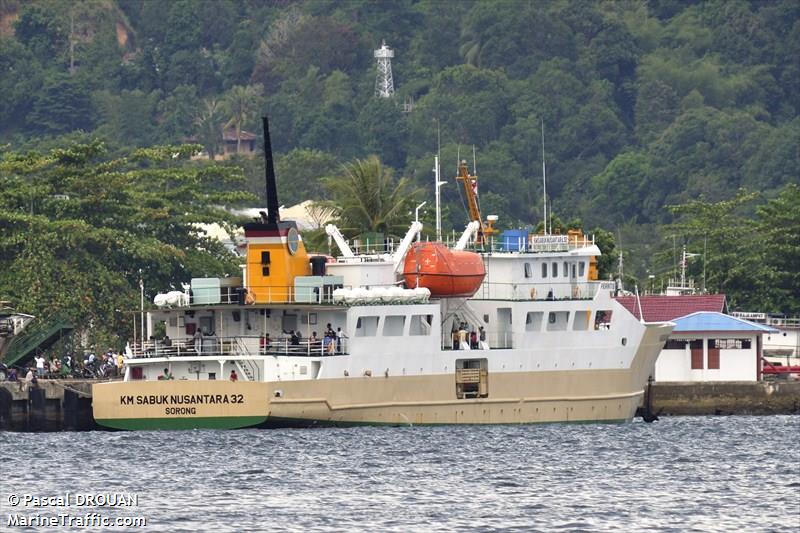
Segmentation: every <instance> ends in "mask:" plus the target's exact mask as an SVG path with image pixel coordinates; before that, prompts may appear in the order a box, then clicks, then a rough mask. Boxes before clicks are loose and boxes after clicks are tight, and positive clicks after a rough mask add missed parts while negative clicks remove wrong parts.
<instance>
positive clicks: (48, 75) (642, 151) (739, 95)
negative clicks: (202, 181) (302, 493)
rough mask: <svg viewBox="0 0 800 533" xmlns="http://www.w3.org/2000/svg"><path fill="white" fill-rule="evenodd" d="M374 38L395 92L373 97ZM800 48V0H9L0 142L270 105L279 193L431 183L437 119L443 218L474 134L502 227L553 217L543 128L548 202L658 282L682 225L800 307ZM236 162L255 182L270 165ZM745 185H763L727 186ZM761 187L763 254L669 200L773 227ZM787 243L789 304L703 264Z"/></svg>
mask: <svg viewBox="0 0 800 533" xmlns="http://www.w3.org/2000/svg"><path fill="white" fill-rule="evenodd" d="M382 40H385V41H386V43H387V45H388V46H390V47H391V48H392V49H393V50H394V52H395V57H394V59H393V63H392V66H393V72H394V83H395V88H396V94H395V96H394V97H393V98H377V97H376V96H375V76H376V68H375V60H374V58H373V50H375V49H376V48H378V47H379V46H380V44H381V41H382ZM798 58H800V3H798V2H797V1H796V0H774V1H765V0H759V1H746V0H726V1H711V2H696V1H691V0H687V1H680V0H649V1H648V0H638V1H637V0H619V1H595V0H553V1H545V0H536V1H523V0H517V1H496V0H486V1H483V0H481V1H471V0H419V1H415V0H393V1H362V0H358V1H357V0H347V1H334V0H314V1H290V0H275V1H262V0H214V1H200V0H175V1H170V2H157V1H144V0H75V1H71V2H65V1H60V0H32V1H19V0H0V73H1V74H0V95H2V97H1V98H0V149H2V150H3V151H13V152H16V153H22V152H25V151H27V150H39V151H45V152H46V151H47V150H50V149H52V148H56V147H63V146H68V145H70V144H71V143H75V142H78V143H84V144H88V143H90V142H91V141H92V140H93V139H99V140H101V141H103V143H104V146H105V150H107V151H108V157H116V156H119V155H121V154H125V153H128V151H130V150H131V149H135V148H139V147H148V146H153V145H163V144H169V145H175V144H181V143H186V142H194V143H198V144H200V145H202V146H203V147H204V148H205V150H206V151H207V152H208V153H210V154H211V155H212V156H213V155H214V154H215V153H216V154H218V153H220V151H221V149H222V146H221V145H222V129H223V127H225V126H228V127H233V128H235V129H236V130H237V131H241V130H246V131H251V132H253V133H256V134H258V135H260V126H259V122H258V121H259V117H260V115H261V114H262V113H263V112H266V113H268V114H269V115H270V117H271V120H272V129H273V132H272V138H273V146H274V147H275V149H276V151H277V155H278V174H279V175H278V180H279V192H280V194H281V202H282V203H284V204H286V205H289V204H291V203H294V202H298V201H301V200H304V199H307V198H311V199H326V198H327V197H328V195H329V194H330V190H331V189H330V187H326V186H325V183H326V181H325V180H326V178H330V177H331V176H334V175H337V174H338V173H339V172H340V169H341V165H342V164H344V163H348V162H349V161H352V160H353V159H355V158H360V159H363V158H366V157H368V156H369V155H371V154H375V155H377V156H378V157H379V158H380V161H381V162H382V163H383V165H385V166H386V167H389V168H390V169H393V171H394V175H396V176H403V177H407V178H409V180H410V181H411V182H412V183H414V184H416V185H417V186H420V187H424V188H425V191H426V192H425V194H426V195H427V198H428V199H431V198H432V196H433V183H432V182H433V177H432V173H431V168H432V167H433V155H434V154H435V153H436V150H437V131H438V134H440V139H441V154H442V168H443V174H444V177H445V179H448V180H449V181H450V184H449V185H448V186H445V187H444V188H443V189H442V192H443V201H444V203H445V204H446V206H447V208H448V209H447V213H448V219H447V220H446V223H445V225H446V226H447V227H448V228H451V227H454V228H456V229H460V228H462V227H463V225H464V223H465V218H466V215H465V212H464V209H463V207H462V202H461V199H460V198H459V195H458V194H457V190H456V188H455V186H454V185H453V183H454V180H453V179H452V177H451V176H452V175H454V173H455V167H456V161H457V158H458V157H459V154H460V157H461V158H464V159H468V160H469V161H470V165H471V160H472V153H473V147H474V150H475V153H476V159H477V170H478V174H479V176H480V201H481V207H482V210H483V213H484V215H486V214H490V213H494V214H498V215H499V216H500V225H501V227H504V228H507V227H513V226H516V225H519V224H526V225H531V226H535V224H536V223H537V222H539V221H540V220H541V219H542V200H541V199H542V176H541V173H542V129H544V136H545V139H544V143H545V146H544V149H545V155H546V160H547V183H548V190H547V194H548V196H549V201H550V203H551V207H552V209H553V212H554V213H555V215H557V216H558V217H559V218H560V219H561V220H563V221H565V222H566V221H577V220H580V221H581V223H582V224H583V226H584V227H585V228H586V229H591V228H595V227H599V228H604V229H605V230H607V231H608V232H610V233H611V234H613V235H614V236H615V237H616V240H617V243H616V245H617V249H619V248H621V249H622V250H623V251H624V253H625V259H626V270H627V273H629V274H632V275H635V276H637V277H638V278H639V279H640V280H647V279H648V276H649V275H654V276H657V280H659V282H660V280H661V279H662V278H665V277H667V276H668V275H670V274H671V272H672V270H673V269H674V267H675V261H674V250H675V249H676V247H680V245H682V244H684V243H688V246H689V247H690V249H691V251H693V252H696V253H704V252H705V254H706V258H707V259H708V260H707V261H706V263H707V264H706V269H707V271H708V279H709V288H711V289H712V290H722V291H727V292H728V293H730V294H731V296H732V301H733V303H734V304H739V305H743V306H746V307H759V308H763V310H767V311H784V312H789V311H794V312H797V311H800V303H798V300H800V296H798V295H797V292H798V278H797V272H798V271H800V265H798V264H797V263H798V259H797V244H796V243H797V242H798V240H800V235H798V233H792V232H797V230H798V225H800V224H799V223H798V218H800V214H798V211H800V207H798V205H797V203H792V201H793V199H797V190H796V189H791V188H787V185H789V184H796V183H798V181H800V179H799V178H798V172H799V170H798V169H800V154H799V153H798V150H799V149H798V146H800V119H798V107H799V106H800V59H798ZM225 164H226V165H230V164H231V162H230V161H228V162H226V163H225ZM233 164H236V165H240V166H242V167H243V169H244V173H245V176H246V182H245V183H244V184H243V185H242V188H243V189H246V190H249V191H250V192H252V193H255V194H259V195H260V194H262V193H261V191H262V188H263V186H262V180H263V177H262V176H263V173H262V172H263V171H262V168H263V167H262V166H261V165H262V162H261V160H260V159H259V158H254V159H247V158H234V161H233ZM327 183H330V181H328V182H327ZM741 188H743V189H746V190H747V191H750V192H755V193H758V194H757V195H755V196H752V197H746V199H745V200H742V201H733V200H732V199H734V198H736V197H737V194H739V189H741ZM779 194H782V196H780V197H779ZM739 198H744V197H741V196H740V197H739ZM770 199H778V200H775V202H778V204H779V205H786V209H788V210H789V213H782V216H788V222H787V223H788V224H789V227H788V228H787V227H784V228H782V232H781V234H780V235H778V234H776V235H775V236H774V238H775V239H776V240H773V241H770V246H772V249H771V251H769V252H767V251H764V250H761V249H759V250H758V251H756V250H755V249H754V248H753V245H752V243H751V242H750V241H747V242H746V243H745V241H744V237H745V236H737V235H733V234H731V232H729V231H724V230H726V228H708V229H709V230H711V229H713V230H715V233H714V235H717V237H718V238H715V237H712V236H711V235H704V234H703V232H702V231H700V232H698V231H695V232H694V233H692V232H691V231H688V230H687V229H686V228H687V227H689V226H691V224H692V223H694V222H697V220H698V218H697V216H699V215H697V216H695V215H696V213H695V215H692V213H693V211H692V210H691V209H690V208H688V207H687V208H684V209H682V210H681V209H678V210H676V209H668V208H667V207H666V206H669V205H677V204H687V203H688V202H690V201H693V200H702V201H704V202H712V203H716V202H723V201H724V202H728V203H726V204H719V205H726V206H730V209H732V210H733V212H731V213H728V214H729V215H730V216H731V217H734V216H736V217H740V218H738V219H737V220H743V221H745V224H744V225H743V226H735V228H736V229H738V230H741V229H744V228H747V227H748V224H747V221H752V222H753V224H752V225H750V226H749V227H755V226H756V225H759V227H766V228H769V226H770V224H772V221H771V220H770V219H769V218H767V213H769V212H770V211H769V209H768V208H767V204H766V202H768V201H769V200H770ZM781 202H783V203H781ZM432 203H433V202H431V201H429V202H428V206H429V207H430V206H431V205H432ZM770 205H772V204H770ZM758 206H762V207H761V208H760V209H761V211H758V209H759V207H758ZM764 209H766V211H765V210H764ZM757 213H761V215H758V214H757ZM426 216H429V214H428V215H426ZM692 216H694V217H695V218H691V217H692ZM759 216H761V218H758V217H759ZM687 217H688V218H687ZM707 222H708V223H709V224H710V225H711V226H714V224H716V223H721V220H719V219H717V220H708V221H707ZM792 224H794V226H792ZM733 228H734V226H732V227H731V229H733ZM695 229H696V228H695ZM718 230H719V231H718ZM745 231H747V230H745ZM752 236H753V234H752V232H750V235H749V237H752ZM740 237H741V238H740ZM715 239H716V240H715ZM729 239H739V241H738V244H737V245H736V246H732V245H731V244H730V242H729ZM762 240H763V239H762ZM756 242H758V239H756ZM784 250H787V253H790V252H791V250H794V251H793V252H792V253H794V254H795V255H793V256H792V255H791V253H790V255H789V261H788V264H783V263H786V260H785V259H786V258H785V257H784V258H782V259H780V261H783V263H781V265H780V266H775V268H779V269H780V271H779V272H778V273H777V274H776V273H774V272H773V270H770V271H769V272H771V273H772V274H770V273H767V274H768V275H769V276H771V277H770V280H769V281H768V282H766V283H767V284H768V285H770V286H772V285H775V284H778V285H780V287H779V289H780V291H782V292H781V294H783V295H784V297H783V298H782V299H781V298H778V299H776V298H775V297H772V296H769V295H767V293H766V292H765V293H764V294H763V295H762V296H759V297H758V298H753V297H751V296H750V295H748V293H747V290H748V287H752V286H753V283H754V282H753V279H752V278H747V279H744V280H739V279H738V278H735V277H734V278H735V280H734V281H731V280H732V278H731V273H730V272H729V271H724V272H722V271H720V272H711V271H709V269H711V268H712V266H713V260H714V259H715V257H714V254H717V256H716V259H720V257H721V256H722V255H725V261H724V262H719V263H718V266H719V268H728V267H727V266H726V265H728V264H729V262H730V261H729V259H730V258H729V257H728V256H729V255H731V254H740V253H744V254H748V255H750V256H752V258H754V260H755V261H756V262H757V263H759V264H761V265H763V264H765V263H769V261H771V260H772V259H774V258H772V257H771V256H772V254H775V253H778V254H783V253H784ZM756 258H757V259H756ZM733 261H734V263H735V260H733ZM780 261H779V262H780ZM701 268H702V263H700V262H694V263H693V264H692V265H691V269H692V270H693V274H694V275H695V276H698V277H699V275H700V272H701ZM792 269H794V270H793V271H792ZM715 276H716V277H715ZM713 280H717V281H716V282H714V281H713ZM645 283H646V282H645ZM767 289H769V287H767V288H765V289H764V290H765V291H766V290H767ZM769 290H771V289H769ZM786 295H788V296H786ZM792 295H794V296H792ZM753 310H755V309H753Z"/></svg>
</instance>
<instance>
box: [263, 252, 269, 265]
mask: <svg viewBox="0 0 800 533" xmlns="http://www.w3.org/2000/svg"><path fill="white" fill-rule="evenodd" d="M269 262H270V261H269V252H261V264H262V265H268V264H269Z"/></svg>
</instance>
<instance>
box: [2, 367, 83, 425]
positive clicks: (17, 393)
mask: <svg viewBox="0 0 800 533" xmlns="http://www.w3.org/2000/svg"><path fill="white" fill-rule="evenodd" d="M93 382H94V381H93V380H72V379H70V380H60V379H52V380H50V379H42V380H39V382H38V383H37V384H36V386H28V387H27V388H23V387H20V383H19V382H3V383H0V430H11V431H82V430H89V429H98V426H97V424H95V422H94V418H92V383H93Z"/></svg>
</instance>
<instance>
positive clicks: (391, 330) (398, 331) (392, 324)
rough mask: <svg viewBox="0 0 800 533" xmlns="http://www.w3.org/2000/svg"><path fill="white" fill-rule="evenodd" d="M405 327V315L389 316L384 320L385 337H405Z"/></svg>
mask: <svg viewBox="0 0 800 533" xmlns="http://www.w3.org/2000/svg"><path fill="white" fill-rule="evenodd" d="M405 326H406V317H405V316H404V315H388V316H386V318H384V319H383V336H384V337H400V336H402V335H403V330H404V329H405Z"/></svg>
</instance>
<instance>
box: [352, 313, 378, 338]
mask: <svg viewBox="0 0 800 533" xmlns="http://www.w3.org/2000/svg"><path fill="white" fill-rule="evenodd" d="M377 334H378V317H377V316H360V317H358V321H357V322H356V337H374V336H375V335H377Z"/></svg>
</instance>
